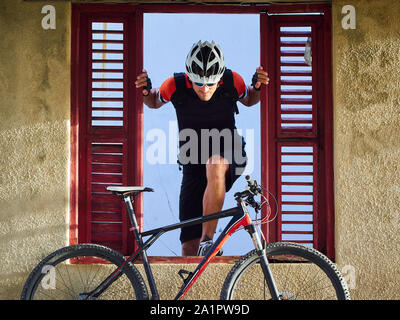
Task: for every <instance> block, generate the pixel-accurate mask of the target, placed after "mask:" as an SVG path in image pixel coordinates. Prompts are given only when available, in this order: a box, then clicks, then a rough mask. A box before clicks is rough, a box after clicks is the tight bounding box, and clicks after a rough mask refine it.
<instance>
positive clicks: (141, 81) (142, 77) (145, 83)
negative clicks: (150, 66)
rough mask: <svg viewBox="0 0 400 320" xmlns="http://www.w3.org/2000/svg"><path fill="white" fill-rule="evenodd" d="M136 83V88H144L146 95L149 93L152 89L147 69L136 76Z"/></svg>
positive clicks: (143, 91)
mask: <svg viewBox="0 0 400 320" xmlns="http://www.w3.org/2000/svg"><path fill="white" fill-rule="evenodd" d="M135 85H136V88H142V87H143V90H142V93H143V95H144V96H147V95H149V93H150V90H151V81H150V79H149V77H148V75H147V71H146V70H144V69H143V70H142V73H140V74H139V75H138V76H137V77H136V81H135Z"/></svg>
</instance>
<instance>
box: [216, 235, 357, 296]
mask: <svg viewBox="0 0 400 320" xmlns="http://www.w3.org/2000/svg"><path fill="white" fill-rule="evenodd" d="M266 255H267V259H268V261H269V264H270V268H271V272H272V275H273V277H274V280H275V283H276V286H277V289H278V292H279V296H280V298H281V299H282V300H303V299H304V300H319V299H324V298H325V299H335V300H336V299H337V300H350V293H349V290H348V288H347V284H346V281H345V280H344V278H343V277H342V276H341V274H340V272H339V270H338V269H337V267H336V266H335V265H334V263H333V262H332V261H330V260H329V259H328V258H327V257H326V256H325V255H323V254H322V253H320V252H319V251H317V250H315V249H313V248H309V247H306V246H303V245H300V244H296V243H289V242H277V243H271V244H268V245H267V246H266ZM290 259H292V260H290ZM259 260H260V259H259V257H258V255H257V252H256V250H253V251H250V252H249V253H247V254H246V255H245V256H243V257H242V258H241V259H240V260H239V261H238V262H237V263H236V264H235V265H234V266H233V267H232V269H231V270H230V272H229V273H228V275H227V277H226V279H225V282H224V284H223V286H222V290H221V296H220V298H221V299H222V300H233V299H245V300H251V299H257V300H262V299H272V298H271V295H270V294H269V290H268V286H267V284H266V280H265V279H264V275H263V272H262V270H261V265H260V263H259ZM284 271H287V273H286V274H283V272H284ZM314 275H315V276H318V278H314ZM283 276H284V277H283ZM263 280H264V281H263ZM314 285H315V286H316V288H315V289H321V290H320V291H319V292H316V291H314V290H311V289H312V288H313V286H314Z"/></svg>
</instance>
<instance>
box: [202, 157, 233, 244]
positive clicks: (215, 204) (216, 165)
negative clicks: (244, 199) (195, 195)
mask: <svg viewBox="0 0 400 320" xmlns="http://www.w3.org/2000/svg"><path fill="white" fill-rule="evenodd" d="M228 170H229V163H228V161H227V160H226V159H224V158H223V157H221V156H220V155H213V156H212V157H210V159H209V160H208V161H207V164H206V175H207V187H206V190H205V192H204V196H203V215H207V214H210V213H215V212H218V211H221V210H222V207H223V205H224V200H225V191H226V190H225V176H226V174H227V172H228ZM217 224H218V220H212V221H208V222H205V223H203V230H202V236H201V239H200V240H201V241H202V240H204V239H205V238H206V237H208V238H209V239H211V240H212V239H213V237H214V233H215V230H216V229H217Z"/></svg>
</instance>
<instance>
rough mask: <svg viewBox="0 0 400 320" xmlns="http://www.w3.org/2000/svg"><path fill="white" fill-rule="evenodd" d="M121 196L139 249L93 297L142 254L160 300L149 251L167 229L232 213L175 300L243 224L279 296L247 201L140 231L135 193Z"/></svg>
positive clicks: (274, 293) (153, 291)
mask: <svg viewBox="0 0 400 320" xmlns="http://www.w3.org/2000/svg"><path fill="white" fill-rule="evenodd" d="M120 197H122V198H123V200H124V202H125V205H126V207H127V211H128V215H129V218H130V220H131V225H132V228H130V231H133V233H134V236H135V239H136V241H137V244H138V249H137V250H136V252H134V253H133V254H132V255H131V256H130V257H129V258H128V259H127V260H126V262H125V263H124V264H123V265H121V266H120V267H119V268H118V269H116V270H115V271H114V272H113V273H111V274H110V275H109V276H108V277H107V278H106V279H105V280H104V281H103V282H102V283H101V284H100V285H99V286H98V287H97V288H96V289H94V290H93V291H92V292H90V293H89V294H88V295H89V296H93V297H98V296H100V294H101V293H102V292H103V291H104V290H105V289H106V288H107V287H108V286H109V285H110V284H111V283H112V282H114V281H115V280H116V279H118V278H119V276H120V275H121V274H122V269H123V267H124V266H125V265H126V264H128V263H129V262H132V263H133V262H134V261H136V260H137V259H138V258H139V256H140V257H141V258H142V261H143V267H144V270H145V272H146V276H147V280H148V283H149V287H150V291H151V294H152V296H151V298H152V299H154V300H158V299H159V294H158V290H157V286H156V284H155V281H154V277H153V273H152V271H151V268H150V263H149V261H148V257H147V253H146V250H147V249H148V248H149V247H150V246H151V245H152V244H153V243H154V242H155V241H156V240H157V239H158V238H159V237H160V236H161V235H162V234H164V233H165V232H168V231H171V230H175V229H178V228H182V227H187V226H192V225H196V224H200V223H204V222H207V221H210V220H215V219H220V218H225V217H230V216H231V217H232V219H231V220H230V221H229V223H228V224H227V225H226V227H225V229H224V230H223V231H222V233H221V234H220V236H219V237H218V238H217V240H216V241H215V242H214V244H213V246H212V247H211V248H210V250H209V251H208V252H207V254H206V255H205V256H204V258H203V259H202V260H201V262H200V263H199V264H198V266H197V267H196V269H195V270H194V271H193V272H190V273H189V276H188V277H187V278H186V279H185V280H184V284H183V285H182V287H181V289H180V291H179V292H178V294H177V295H176V297H175V300H181V299H182V298H183V297H184V295H185V294H186V293H187V291H188V290H189V289H190V287H191V286H192V285H193V284H194V282H195V281H196V280H197V278H198V277H199V276H200V275H201V274H202V272H203V271H204V270H205V268H206V267H207V266H208V264H209V263H210V262H211V261H212V259H213V258H214V257H215V256H216V255H217V253H218V251H219V250H220V248H221V247H222V246H223V244H224V243H225V242H226V240H227V239H228V238H229V237H230V236H231V235H232V234H233V233H234V232H235V231H237V230H238V229H239V228H240V227H243V228H245V229H246V230H247V231H248V232H249V234H250V236H251V238H252V240H253V243H254V246H255V248H256V249H257V253H258V254H259V256H260V258H261V259H260V261H261V267H262V270H263V273H264V276H265V278H266V279H267V285H268V288H269V290H270V293H271V295H272V298H273V299H279V294H278V291H277V289H276V286H275V282H274V280H273V277H272V274H271V271H270V268H269V264H268V260H267V258H266V255H265V248H264V246H263V245H262V243H261V240H260V237H259V235H258V233H257V231H256V230H255V227H254V225H253V223H252V220H251V218H250V216H249V213H248V210H247V208H246V204H245V202H244V201H243V200H241V201H238V206H237V207H235V208H231V209H227V210H223V211H220V212H216V213H213V214H209V215H205V216H202V217H198V218H193V219H189V220H185V221H182V222H180V223H175V224H171V225H168V226H165V227H161V228H157V229H152V230H149V231H145V232H142V233H141V232H139V226H138V223H137V221H136V218H135V214H134V211H133V205H132V200H131V196H130V195H123V196H120ZM146 236H151V237H150V238H149V239H147V240H146V241H145V242H143V237H146ZM182 278H183V277H182Z"/></svg>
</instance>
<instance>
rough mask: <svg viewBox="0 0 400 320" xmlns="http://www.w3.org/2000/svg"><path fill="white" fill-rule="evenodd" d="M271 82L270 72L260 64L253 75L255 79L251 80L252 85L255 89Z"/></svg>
mask: <svg viewBox="0 0 400 320" xmlns="http://www.w3.org/2000/svg"><path fill="white" fill-rule="evenodd" d="M268 83H269V78H268V72H266V71H264V69H263V67H261V66H259V67H258V68H257V69H256V73H255V74H254V76H253V80H252V82H251V84H252V86H253V87H254V88H255V89H257V90H258V89H260V87H261V85H262V84H264V85H268Z"/></svg>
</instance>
